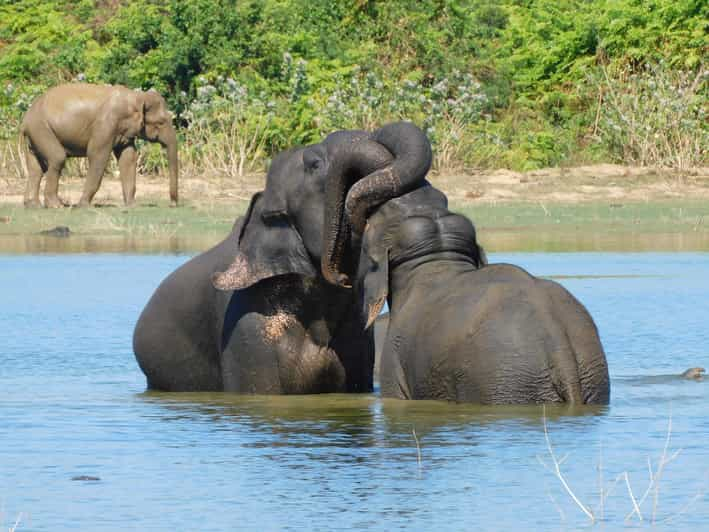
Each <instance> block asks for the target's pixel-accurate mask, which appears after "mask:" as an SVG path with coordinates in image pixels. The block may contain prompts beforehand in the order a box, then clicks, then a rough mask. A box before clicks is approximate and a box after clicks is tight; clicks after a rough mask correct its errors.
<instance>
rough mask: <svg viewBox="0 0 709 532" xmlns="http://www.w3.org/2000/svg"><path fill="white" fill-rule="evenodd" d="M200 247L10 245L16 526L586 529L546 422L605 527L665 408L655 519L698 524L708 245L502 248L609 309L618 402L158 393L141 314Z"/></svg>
mask: <svg viewBox="0 0 709 532" xmlns="http://www.w3.org/2000/svg"><path fill="white" fill-rule="evenodd" d="M187 258H188V257H187V256H185V255H157V256H150V255H110V254H105V255H46V254H45V255H18V256H9V255H6V256H0V342H1V343H0V360H1V361H2V364H0V391H1V395H0V479H2V483H1V484H0V511H1V512H2V515H1V516H0V528H2V527H3V526H5V527H8V526H11V525H12V524H14V522H15V519H16V518H17V516H18V515H19V516H20V525H19V527H18V530H47V531H49V530H51V531H56V530H97V531H102V530H124V529H131V530H133V529H134V530H233V529H248V530H287V529H294V530H295V529H306V530H332V529H373V530H394V529H406V530H463V529H466V530H467V529H479V530H524V529H526V530H532V529H536V530H551V529H576V528H578V527H582V526H586V525H588V524H589V523H590V521H589V519H588V518H587V517H586V516H585V515H584V514H583V513H582V512H581V510H579V509H578V508H577V507H576V506H575V505H574V503H573V502H572V501H571V499H570V497H569V495H568V494H567V493H566V492H565V491H564V489H563V487H562V485H561V483H560V481H559V480H558V479H556V478H555V477H554V475H553V474H552V473H551V472H550V471H548V470H547V469H545V468H544V466H543V465H542V464H541V463H540V459H541V460H542V461H543V462H547V463H548V462H549V451H548V447H547V443H546V439H545V430H544V419H545V418H546V419H547V425H548V434H549V436H550V438H551V442H552V443H553V449H554V451H555V453H556V456H557V458H558V459H562V458H563V457H564V456H566V455H567V453H568V456H567V457H566V459H565V461H564V462H563V464H562V466H561V469H562V471H563V472H564V474H565V478H566V479H567V481H568V483H569V485H570V486H571V487H572V489H573V490H574V491H575V492H576V494H577V496H578V497H579V498H580V499H581V500H582V501H584V502H585V503H586V504H587V505H588V507H589V508H590V509H591V510H592V511H594V513H595V515H596V516H597V517H598V518H599V519H600V518H603V520H604V524H605V527H606V528H609V529H614V528H620V527H622V526H623V519H624V517H625V516H626V515H627V514H628V513H629V512H630V511H631V509H632V503H631V500H630V497H629V495H628V488H627V486H626V484H625V480H624V477H623V480H622V481H621V482H618V483H616V484H613V481H614V479H616V478H617V477H618V475H620V474H622V473H623V472H626V471H627V472H628V473H629V480H630V484H631V486H632V489H633V491H634V494H635V496H636V497H637V498H640V497H642V495H643V493H644V491H645V488H646V486H647V484H648V460H650V461H651V462H650V463H651V466H652V467H653V468H656V467H657V464H658V459H659V458H660V456H661V455H662V453H663V449H664V447H665V444H666V441H667V434H668V423H669V422H670V421H671V430H670V440H669V444H668V451H667V453H668V454H667V456H671V455H672V453H674V452H676V451H677V450H680V449H681V452H680V454H679V455H677V456H676V457H675V458H674V460H673V461H672V462H670V463H669V464H667V465H666V467H665V468H664V472H663V474H662V476H661V479H660V482H659V486H660V489H659V492H658V499H657V500H658V502H657V505H656V510H655V519H656V520H657V521H658V522H659V521H663V520H666V519H671V521H669V522H667V523H663V524H662V525H661V527H660V528H661V529H667V530H698V529H704V528H706V522H707V519H708V518H709V499H707V497H704V496H703V494H704V490H705V489H707V487H708V486H709V484H707V481H708V480H709V477H708V476H707V475H708V473H709V445H708V444H707V441H709V408H708V407H709V381H702V382H693V381H691V382H690V381H685V380H682V379H680V378H673V377H672V376H673V375H678V374H679V373H681V372H682V371H683V370H684V369H686V368H688V367H691V366H704V367H709V327H708V326H707V324H709V254H707V253H676V254H670V253H509V254H492V255H491V257H490V258H491V260H492V261H496V262H500V261H505V262H513V263H517V264H520V265H522V266H524V267H526V268H527V269H529V270H530V271H531V272H532V273H534V274H537V275H543V276H549V277H553V278H556V279H558V280H559V282H561V283H562V284H564V285H565V286H567V287H568V288H569V289H570V290H571V291H572V292H573V293H574V294H575V295H576V296H577V297H578V298H579V299H580V300H581V301H583V302H584V303H585V304H586V306H587V307H588V308H589V310H590V312H591V314H592V315H593V316H594V318H595V319H596V322H597V324H598V327H599V330H600V333H601V337H602V340H603V343H604V346H605V348H606V351H607V355H608V361H609V365H610V372H611V379H612V399H611V404H610V406H608V407H601V408H580V409H568V408H551V407H548V408H547V409H546V411H545V412H543V410H542V408H541V407H536V406H534V407H514V408H513V407H484V408H483V407H476V406H471V405H455V404H449V403H438V402H404V401H393V400H382V399H380V398H379V397H378V396H377V394H371V395H360V396H347V395H329V396H309V397H240V396H232V395H227V394H162V393H152V392H145V381H144V377H143V375H142V373H141V372H140V370H139V369H138V367H137V365H136V363H135V359H134V357H133V354H132V349H131V334H132V330H133V326H134V324H135V321H136V320H137V318H138V315H139V313H140V311H141V309H142V307H143V306H144V304H145V302H146V301H147V299H148V298H149V296H150V294H151V293H152V291H153V290H154V288H155V287H156V285H157V284H158V283H159V281H160V280H161V279H162V278H163V277H164V276H165V275H167V274H168V273H169V272H171V271H172V270H173V269H174V268H175V267H177V266H178V265H180V264H182V263H183V262H184V261H185V260H187ZM658 377H661V378H658ZM77 477H83V478H87V477H95V478H98V479H99V480H72V478H77ZM599 484H601V485H602V486H603V487H604V488H605V489H610V490H611V492H610V493H609V494H607V495H606V496H605V497H604V498H603V502H604V504H603V509H601V508H600V507H599V500H600V497H599ZM692 501H693V504H692V505H691V506H690V507H689V508H688V509H685V506H686V505H687V503H690V502H692ZM653 505H654V501H653V495H650V496H649V497H647V498H646V499H645V502H644V503H643V505H642V506H641V512H642V513H643V518H644V519H645V521H644V523H646V522H647V520H650V519H652V515H653ZM678 513H679V515H677V514H678ZM633 523H636V524H637V519H635V520H634V521H633Z"/></svg>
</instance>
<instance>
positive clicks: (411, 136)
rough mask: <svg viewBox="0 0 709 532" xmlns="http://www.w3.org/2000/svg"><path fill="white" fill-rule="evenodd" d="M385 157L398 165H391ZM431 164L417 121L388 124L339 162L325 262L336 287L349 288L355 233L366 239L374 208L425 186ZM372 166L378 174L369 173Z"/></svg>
mask: <svg viewBox="0 0 709 532" xmlns="http://www.w3.org/2000/svg"><path fill="white" fill-rule="evenodd" d="M382 148H386V149H385V150H382ZM384 152H386V153H388V154H390V155H393V157H394V158H393V160H391V159H389V161H385V160H384V158H383V156H382V154H383V153H384ZM431 160H432V153H431V144H430V142H429V140H428V138H427V137H426V135H425V134H424V133H423V131H421V130H420V129H419V128H418V127H416V126H415V125H414V124H412V123H411V122H396V123H394V124H389V125H386V126H384V127H382V128H381V129H378V130H377V131H375V132H374V133H373V134H372V135H371V137H370V139H369V140H367V141H363V142H362V143H359V144H353V145H351V146H350V147H349V149H346V150H345V153H344V154H342V155H341V156H338V157H335V158H334V161H333V163H332V164H331V166H330V171H329V175H328V179H327V184H326V203H325V230H324V232H323V234H324V242H323V255H322V263H321V267H322V273H323V276H324V277H325V279H327V280H328V281H329V282H330V283H333V284H336V285H342V286H344V285H346V284H347V283H348V279H347V275H346V274H344V273H342V266H343V258H344V253H345V249H346V246H347V241H348V238H349V237H350V230H352V231H353V233H354V234H355V235H361V234H362V233H363V232H364V227H365V225H366V223H367V217H368V216H369V215H370V213H371V212H372V210H373V209H374V208H376V207H377V206H379V205H381V204H382V203H385V202H386V201H388V200H390V199H392V198H395V197H398V196H401V195H403V194H406V193H407V192H410V191H411V190H413V189H415V188H417V187H418V186H420V185H421V184H422V183H423V182H424V179H425V177H426V174H427V172H428V170H429V169H430V167H431ZM384 165H385V166H384ZM367 167H370V168H373V169H374V170H373V171H371V172H367V171H365V170H366V169H367ZM361 176H365V177H361ZM343 210H344V211H345V212H343Z"/></svg>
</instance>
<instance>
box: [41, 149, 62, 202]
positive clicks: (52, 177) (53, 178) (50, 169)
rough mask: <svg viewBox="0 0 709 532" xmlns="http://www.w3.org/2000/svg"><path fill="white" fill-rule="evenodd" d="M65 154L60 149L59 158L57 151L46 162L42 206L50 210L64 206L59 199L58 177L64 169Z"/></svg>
mask: <svg viewBox="0 0 709 532" xmlns="http://www.w3.org/2000/svg"><path fill="white" fill-rule="evenodd" d="M65 162H66V154H65V153H64V150H63V148H62V153H61V156H60V154H59V152H58V151H57V152H56V153H55V154H53V156H52V158H50V159H48V160H47V172H46V174H45V178H46V182H45V185H44V206H45V207H48V208H50V209H56V208H59V207H65V206H66V204H65V203H64V202H62V201H61V200H60V199H59V176H60V175H61V173H62V170H63V169H64V163H65Z"/></svg>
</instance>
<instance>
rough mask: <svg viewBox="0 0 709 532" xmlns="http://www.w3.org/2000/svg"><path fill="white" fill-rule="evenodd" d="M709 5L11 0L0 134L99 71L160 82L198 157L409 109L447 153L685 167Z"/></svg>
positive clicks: (221, 163) (699, 99)
mask: <svg viewBox="0 0 709 532" xmlns="http://www.w3.org/2000/svg"><path fill="white" fill-rule="evenodd" d="M708 21H709V4H707V2H706V1H705V0H683V1H682V2H678V1H676V0H497V1H495V0H243V1H235V0H169V1H168V0H122V1H121V0H17V1H12V0H11V1H8V0H0V89H1V90H0V135H2V136H4V137H5V138H6V139H14V138H15V135H16V131H17V129H16V128H17V124H18V120H19V119H20V117H21V116H22V113H23V112H24V110H26V109H27V106H28V105H29V104H30V102H31V101H32V99H33V98H34V97H36V95H37V94H39V93H41V92H42V91H43V90H44V89H45V88H46V87H48V86H51V85H54V84H57V83H59V82H63V81H71V80H87V81H91V82H107V83H122V84H125V85H128V86H131V87H135V88H143V89H148V88H151V87H154V88H156V89H157V90H159V91H161V92H162V93H163V94H164V95H165V96H166V97H167V99H168V101H169V103H170V105H171V107H172V109H173V110H174V112H175V116H176V120H177V123H178V125H179V126H180V128H181V129H180V131H181V133H180V134H181V137H182V139H183V146H182V159H183V166H185V167H186V168H192V169H193V170H194V171H196V172H204V171H209V172H211V171H213V172H224V173H227V174H241V173H243V172H244V171H247V170H249V169H253V168H258V167H259V165H261V164H262V162H263V160H265V159H267V158H268V156H269V155H270V154H271V153H273V152H274V151H275V150H278V149H281V148H283V147H285V146H289V145H292V144H296V143H306V142H311V141H314V140H318V139H320V138H321V137H322V136H323V134H325V133H327V132H329V131H331V130H333V129H339V128H353V127H364V128H371V127H374V126H376V125H377V124H381V123H383V122H385V121H387V120H391V119H395V118H408V119H411V120H414V121H415V122H416V123H418V124H419V125H421V126H423V127H425V128H426V129H427V131H428V133H429V134H430V136H431V138H432V139H433V141H434V143H435V147H436V154H437V159H436V164H437V166H438V167H439V168H446V169H454V168H461V167H467V168H470V167H492V166H507V167H512V168H519V169H531V168H537V167H542V166H550V165H558V164H578V163H585V162H594V161H599V160H611V161H620V162H627V163H634V164H647V165H658V166H666V167H674V168H686V167H689V166H693V165H700V164H706V156H707V153H706V149H707V145H709V132H708V130H707V120H706V111H707V109H706V106H707V92H708V90H707V77H708V76H707V70H706V65H705V64H703V58H704V57H705V56H706V54H707V51H708V48H709V46H708V42H707V31H708V30H709V27H708V24H709V23H708ZM151 154H152V155H151ZM142 164H143V165H144V167H146V166H147V167H148V168H147V169H148V170H149V169H150V166H151V165H156V164H160V157H159V151H152V152H148V156H147V157H146V158H144V160H143V163H142Z"/></svg>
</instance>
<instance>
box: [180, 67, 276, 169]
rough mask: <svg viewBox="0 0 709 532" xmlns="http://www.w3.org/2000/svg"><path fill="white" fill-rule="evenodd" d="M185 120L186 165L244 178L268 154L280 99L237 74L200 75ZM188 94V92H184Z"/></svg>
mask: <svg viewBox="0 0 709 532" xmlns="http://www.w3.org/2000/svg"><path fill="white" fill-rule="evenodd" d="M197 83H198V84H197V87H196V96H195V98H194V99H193V100H192V101H191V102H189V104H188V105H187V110H186V112H184V113H183V115H182V119H183V120H184V121H185V122H186V127H185V128H183V130H182V133H183V137H184V138H183V144H184V148H183V150H182V152H183V153H182V161H183V162H182V165H183V167H184V168H186V169H187V171H188V172H189V171H192V172H194V173H203V172H208V173H212V174H218V175H226V176H229V177H235V176H237V177H242V176H243V175H244V174H245V173H246V172H248V171H254V170H256V169H259V168H260V165H262V163H263V161H264V159H265V158H266V151H267V150H266V148H267V143H268V141H269V135H270V134H271V131H270V126H271V125H272V123H273V120H274V115H275V107H276V104H275V102H274V101H272V100H269V99H268V98H267V97H266V95H265V94H253V92H251V91H249V90H248V89H247V88H246V87H245V86H244V85H241V84H240V83H238V82H237V81H235V80H234V79H232V78H224V77H222V76H219V77H217V78H216V79H215V80H214V81H213V82H209V81H207V79H206V78H205V77H203V76H200V77H199V78H197ZM185 97H186V95H185Z"/></svg>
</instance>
